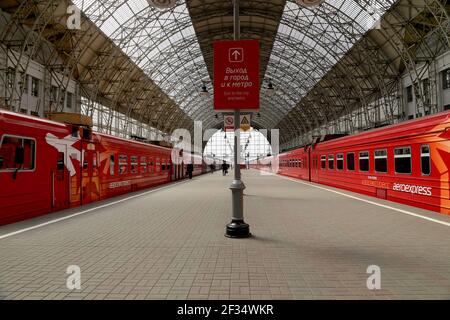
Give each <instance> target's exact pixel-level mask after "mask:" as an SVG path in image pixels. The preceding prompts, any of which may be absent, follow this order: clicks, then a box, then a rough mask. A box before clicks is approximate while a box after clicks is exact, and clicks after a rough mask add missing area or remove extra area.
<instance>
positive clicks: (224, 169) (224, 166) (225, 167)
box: [222, 160, 228, 176]
mask: <svg viewBox="0 0 450 320" xmlns="http://www.w3.org/2000/svg"><path fill="white" fill-rule="evenodd" d="M227 173H228V164H227V162H226V161H225V160H224V161H223V163H222V174H223V175H224V176H226V175H227Z"/></svg>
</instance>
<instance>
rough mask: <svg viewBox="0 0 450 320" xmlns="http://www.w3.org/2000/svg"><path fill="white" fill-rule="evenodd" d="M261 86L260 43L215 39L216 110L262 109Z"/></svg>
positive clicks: (255, 41)
mask: <svg viewBox="0 0 450 320" xmlns="http://www.w3.org/2000/svg"><path fill="white" fill-rule="evenodd" d="M259 89H260V88H259V42H258V41H257V40H241V41H217V42H215V43H214V110H220V111H232V110H236V109H241V110H252V111H254V110H258V109H259Z"/></svg>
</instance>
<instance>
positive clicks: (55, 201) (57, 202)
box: [51, 145, 70, 210]
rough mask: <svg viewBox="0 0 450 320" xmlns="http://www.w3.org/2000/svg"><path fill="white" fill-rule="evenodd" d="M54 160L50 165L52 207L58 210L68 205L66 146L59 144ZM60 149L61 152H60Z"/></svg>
mask: <svg viewBox="0 0 450 320" xmlns="http://www.w3.org/2000/svg"><path fill="white" fill-rule="evenodd" d="M57 149H58V153H57V156H56V162H55V163H54V164H53V165H52V170H51V175H52V177H51V179H52V188H51V190H52V208H53V209H55V210H60V209H64V208H67V207H68V206H69V192H70V179H69V173H68V170H67V169H66V162H67V159H66V154H67V146H65V145H59V146H58V148H57ZM61 151H62V152H61Z"/></svg>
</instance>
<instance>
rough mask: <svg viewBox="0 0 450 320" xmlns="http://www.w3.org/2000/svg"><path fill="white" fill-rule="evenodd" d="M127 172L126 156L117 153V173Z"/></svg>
mask: <svg viewBox="0 0 450 320" xmlns="http://www.w3.org/2000/svg"><path fill="white" fill-rule="evenodd" d="M127 172H128V156H126V155H124V154H121V155H119V174H127Z"/></svg>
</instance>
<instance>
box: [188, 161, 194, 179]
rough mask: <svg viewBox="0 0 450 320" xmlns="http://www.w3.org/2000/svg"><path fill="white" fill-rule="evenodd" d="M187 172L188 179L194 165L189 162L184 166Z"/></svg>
mask: <svg viewBox="0 0 450 320" xmlns="http://www.w3.org/2000/svg"><path fill="white" fill-rule="evenodd" d="M186 170H187V173H188V175H189V179H192V172H193V171H194V165H193V164H192V163H189V164H188V165H187V167H186Z"/></svg>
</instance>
